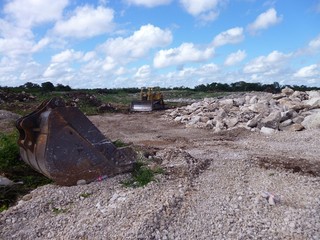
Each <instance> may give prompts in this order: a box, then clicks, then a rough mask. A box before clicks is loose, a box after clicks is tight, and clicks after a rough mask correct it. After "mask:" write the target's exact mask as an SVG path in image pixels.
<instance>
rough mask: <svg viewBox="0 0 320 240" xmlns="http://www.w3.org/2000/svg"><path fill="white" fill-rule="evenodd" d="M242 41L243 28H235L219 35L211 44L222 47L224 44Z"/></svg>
mask: <svg viewBox="0 0 320 240" xmlns="http://www.w3.org/2000/svg"><path fill="white" fill-rule="evenodd" d="M243 39H244V34H243V28H241V27H235V28H231V29H229V30H227V31H224V32H222V33H219V34H218V35H217V36H216V37H215V38H214V40H213V42H212V44H213V46H215V47H219V46H223V45H226V44H236V43H239V42H241V41H243Z"/></svg>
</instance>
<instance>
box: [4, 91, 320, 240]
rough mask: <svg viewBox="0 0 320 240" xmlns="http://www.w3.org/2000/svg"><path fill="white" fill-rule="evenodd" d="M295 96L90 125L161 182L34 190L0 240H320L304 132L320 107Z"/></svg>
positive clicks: (207, 104) (314, 151)
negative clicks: (136, 154) (145, 160)
mask: <svg viewBox="0 0 320 240" xmlns="http://www.w3.org/2000/svg"><path fill="white" fill-rule="evenodd" d="M293 94H297V93H294V92H291V93H290V94H287V93H285V92H284V93H282V94H281V97H280V95H278V97H279V98H278V97H277V96H276V95H269V94H262V95H261V94H256V93H252V94H248V95H243V96H231V97H229V98H223V99H210V100H208V99H206V100H204V101H201V102H197V103H193V104H192V105H190V106H187V107H183V108H179V109H175V110H168V111H166V112H153V113H134V114H106V115H102V116H93V117H90V119H91V120H92V121H93V123H94V124H95V125H96V126H97V127H98V128H99V129H100V130H101V131H102V132H103V133H104V134H105V135H107V136H108V137H109V138H111V139H113V140H116V139H121V140H123V141H125V142H130V143H132V144H133V146H134V147H135V148H137V149H140V150H143V151H144V152H146V153H148V155H149V156H150V165H152V164H155V163H156V164H158V165H160V166H161V167H163V168H164V170H165V174H162V175H157V181H154V182H151V183H150V184H148V185H147V186H145V187H142V188H125V187H123V186H122V184H121V180H123V179H126V178H128V176H129V175H121V176H117V177H114V178H110V179H106V180H104V181H101V182H93V183H90V184H87V185H81V186H72V187H60V186H56V185H54V184H52V185H46V186H43V187H40V188H38V189H36V190H34V191H33V192H31V193H30V194H28V195H26V196H24V197H23V198H22V199H21V200H20V201H19V202H18V204H17V205H16V206H14V207H11V208H10V209H8V210H7V211H5V212H2V213H1V215H0V239H320V230H319V229H320V214H319V212H320V177H319V176H320V160H319V156H320V148H319V145H320V139H319V137H318V136H319V134H320V130H319V127H318V126H319V125H317V124H315V125H313V127H309V126H308V125H304V123H303V122H304V121H306V119H307V118H308V117H309V116H312V115H317V113H318V111H317V109H318V108H317V106H316V105H312V104H311V103H310V102H311V101H310V100H312V99H314V98H317V97H316V93H315V94H313V93H301V95H299V96H300V97H297V98H299V99H300V100H298V99H296V97H293V96H292V95H293ZM294 96H295V95H294ZM302 96H303V97H302ZM237 99H239V101H242V100H240V99H244V101H242V102H243V103H242V102H241V103H239V102H237ZM254 99H255V100H254ZM281 99H282V100H281ZM307 101H310V102H307ZM298 103H299V104H300V107H299V108H295V107H294V106H296V105H298ZM290 106H293V107H290ZM302 106H303V107H302ZM222 109H223V111H224V113H223V111H222ZM258 109H263V110H261V111H260V110H259V111H258ZM274 112H277V113H276V114H274V115H276V116H277V117H275V118H274V119H273V120H272V121H271V120H270V119H271V116H270V115H271V114H273V113H274ZM288 112H290V114H289V113H288ZM294 112H295V113H294ZM259 115H260V116H259ZM197 116H198V117H199V118H198V117H197ZM239 116H243V117H239ZM257 116H259V117H257ZM272 116H273V115H272ZM279 116H280V117H279ZM299 117H300V118H299ZM177 118H178V119H177ZM232 118H236V119H237V120H233V123H232V124H228V122H230V121H231V119H232ZM285 118H287V119H286V120H284V119H285ZM296 118H299V119H300V120H299V121H298V120H297V119H296ZM302 118H303V119H302ZM194 119H198V120H194ZM253 119H255V120H257V121H256V122H257V123H256V124H252V125H251V124H249V122H250V121H251V120H253ZM289 119H290V120H291V122H290V124H288V125H287V126H285V127H284V126H283V124H282V123H283V122H285V121H287V120H289ZM269 120H270V121H269ZM208 121H209V122H208ZM210 121H211V122H210ZM219 121H221V122H220V123H219ZM288 122H289V121H288ZM313 122H317V121H316V120H315V121H313ZM271 123H272V124H271ZM294 124H301V125H302V127H300V129H299V130H300V131H296V130H297V128H296V127H292V126H294ZM263 128H270V129H272V131H271V130H268V131H264V130H263Z"/></svg>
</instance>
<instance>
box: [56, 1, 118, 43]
mask: <svg viewBox="0 0 320 240" xmlns="http://www.w3.org/2000/svg"><path fill="white" fill-rule="evenodd" d="M113 18H114V11H113V10H112V9H110V8H106V7H102V6H98V7H97V8H94V7H92V6H89V5H85V6H82V7H78V8H76V9H75V11H74V13H73V15H72V16H71V17H70V18H69V19H66V20H60V21H58V22H57V23H56V24H55V26H54V28H53V32H54V33H56V34H57V35H59V36H62V37H74V38H90V37H94V36H97V35H101V34H105V33H107V32H110V31H111V30H112V29H113V25H114V23H113Z"/></svg>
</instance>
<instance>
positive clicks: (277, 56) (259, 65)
mask: <svg viewBox="0 0 320 240" xmlns="http://www.w3.org/2000/svg"><path fill="white" fill-rule="evenodd" d="M291 55H292V54H284V53H281V52H278V51H273V52H271V53H270V54H268V55H267V56H260V57H257V58H255V59H253V60H252V61H251V62H249V63H248V64H246V66H245V67H244V69H243V72H244V73H262V74H265V75H272V74H276V73H279V72H280V71H281V68H282V67H283V65H285V64H286V62H287V60H288V59H289V58H290V57H291Z"/></svg>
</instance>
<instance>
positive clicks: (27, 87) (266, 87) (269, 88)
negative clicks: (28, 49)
mask: <svg viewBox="0 0 320 240" xmlns="http://www.w3.org/2000/svg"><path fill="white" fill-rule="evenodd" d="M285 87H289V88H292V89H293V90H296V91H310V90H320V87H308V86H305V85H300V86H298V85H292V86H291V85H280V84H279V83H278V82H274V83H273V84H262V83H247V82H245V81H239V82H235V83H230V84H228V83H218V82H213V83H210V84H201V85H198V86H195V87H194V88H189V87H184V86H181V87H170V88H164V87H153V88H154V89H157V90H160V91H170V90H188V91H195V92H250V91H258V92H263V91H264V92H271V93H278V92H280V91H281V89H283V88H285ZM0 90H3V91H14V92H19V91H26V92H31V93H32V92H34V93H37V92H42V93H45V92H54V91H56V92H70V91H89V92H97V93H101V94H116V93H119V92H125V93H137V92H140V91H141V88H95V89H72V88H71V87H70V86H68V85H63V84H57V85H56V86H55V85H54V84H53V83H51V82H44V83H41V85H39V84H37V83H32V82H27V83H25V84H23V85H21V86H18V87H7V86H0Z"/></svg>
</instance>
